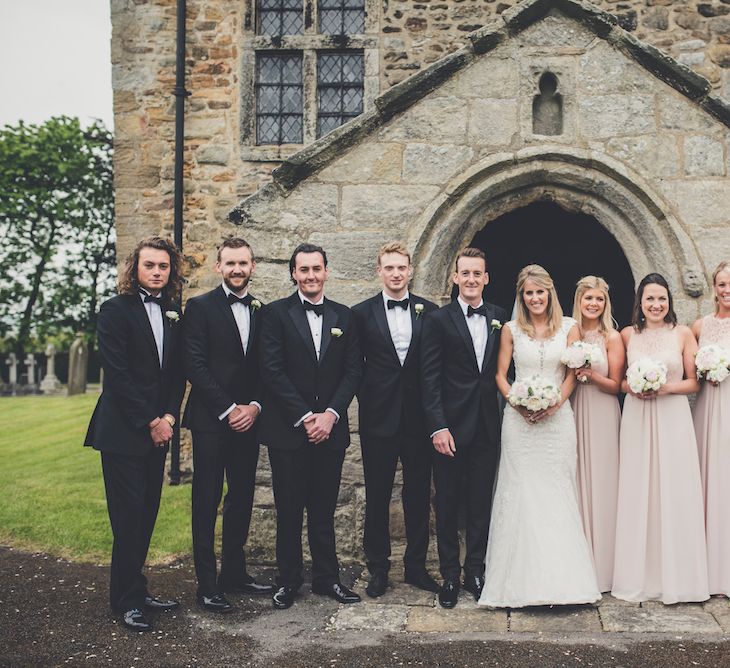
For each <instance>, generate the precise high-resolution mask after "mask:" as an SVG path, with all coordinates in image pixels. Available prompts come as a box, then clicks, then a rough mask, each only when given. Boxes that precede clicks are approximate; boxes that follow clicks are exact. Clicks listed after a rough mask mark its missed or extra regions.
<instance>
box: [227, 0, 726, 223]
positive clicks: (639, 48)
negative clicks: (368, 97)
mask: <svg viewBox="0 0 730 668" xmlns="http://www.w3.org/2000/svg"><path fill="white" fill-rule="evenodd" d="M553 10H558V11H560V12H561V13H562V14H564V15H565V16H568V17H570V18H572V19H574V20H575V21H577V22H579V23H580V24H582V25H583V26H584V27H586V28H587V29H588V30H590V31H592V32H593V33H594V34H596V35H597V36H598V37H600V38H602V39H605V40H606V41H607V42H608V43H609V44H612V45H613V46H614V47H616V48H617V49H618V50H619V51H621V52H622V53H623V54H625V55H626V56H628V57H629V58H631V59H632V60H634V61H635V62H637V63H638V64H639V65H641V66H642V67H643V68H644V69H646V70H647V71H648V72H649V73H651V74H652V75H654V76H655V77H657V78H658V79H661V80H662V81H664V82H665V83H667V84H668V85H670V86H671V87H672V88H674V89H675V90H677V91H678V92H679V93H681V94H682V95H684V96H685V97H686V98H688V99H689V100H691V101H692V102H694V103H695V104H696V105H697V106H698V107H700V108H701V109H702V110H703V111H705V112H706V113H708V114H710V115H712V116H713V117H715V118H716V119H717V120H719V121H720V122H721V123H723V124H724V125H726V126H727V127H729V128H730V105H728V103H726V102H725V101H724V100H722V99H721V98H719V97H717V96H715V95H712V94H711V90H712V86H711V84H710V82H709V81H708V80H707V79H705V78H704V77H702V76H700V75H699V74H697V73H696V72H694V71H693V70H691V69H690V68H688V67H686V66H685V65H682V64H681V63H679V62H677V61H676V60H675V59H674V58H671V57H670V56H668V55H667V54H665V53H663V52H662V51H660V50H659V49H657V48H655V47H653V46H651V45H650V44H646V43H644V42H642V41H640V40H638V39H636V38H635V37H634V36H633V35H631V34H630V33H628V32H627V31H626V30H624V29H623V28H621V27H620V26H619V25H618V22H617V19H616V17H614V16H613V15H612V14H609V13H608V12H605V11H603V10H601V9H599V8H598V7H596V6H595V5H593V4H591V3H590V2H586V1H585V0H524V2H520V3H519V4H517V5H515V6H514V7H511V8H510V9H507V10H505V11H504V12H502V14H501V15H500V16H499V17H497V18H494V19H492V21H491V22H490V23H489V24H487V25H485V26H484V27H482V28H480V29H478V30H475V31H474V32H472V33H470V34H469V35H468V36H467V37H468V40H469V41H468V43H467V44H466V45H465V46H463V47H462V48H460V49H459V50H458V51H455V52H453V53H451V54H449V55H447V56H445V57H443V58H441V59H440V60H438V61H436V62H435V63H433V64H432V65H430V66H429V67H427V68H426V69H424V70H421V71H420V72H418V73H416V74H414V75H412V76H411V77H409V78H408V79H406V80H405V81H403V82H401V83H399V84H397V85H395V86H393V87H392V88H390V89H388V90H387V91H385V92H384V93H383V94H382V95H380V96H379V97H377V98H376V99H375V103H374V108H373V109H371V110H370V111H367V112H365V113H363V114H361V115H360V116H358V117H357V118H354V119H353V120H352V121H350V122H349V123H346V124H345V125H342V126H340V127H339V128H337V129H336V130H333V131H332V132H330V133H328V134H327V135H325V136H324V137H321V138H320V139H318V140H317V141H315V142H314V143H312V144H310V145H309V146H306V147H305V148H303V149H302V150H301V151H298V152H297V153H295V154H294V155H292V156H290V157H289V158H287V159H286V160H284V162H283V163H282V164H281V165H280V166H279V167H278V168H277V169H275V170H274V171H273V174H272V176H273V181H272V182H271V183H269V184H267V185H266V186H264V187H263V188H261V189H260V190H259V191H258V192H257V193H255V194H253V195H251V198H257V197H261V196H263V197H267V196H272V195H274V194H275V193H279V194H286V192H288V191H289V190H291V189H293V188H294V187H296V185H297V184H298V183H300V182H301V181H303V180H304V179H306V178H307V177H308V176H309V175H310V174H313V173H314V172H317V171H318V170H320V169H321V168H323V167H324V166H326V165H327V164H329V163H330V162H331V161H332V160H334V159H335V158H336V157H338V156H340V155H342V153H343V152H344V151H346V150H347V149H348V148H350V147H352V146H353V145H354V144H356V143H357V142H358V141H359V140H360V139H362V138H364V137H366V136H367V135H369V134H371V133H372V132H373V131H374V130H376V129H377V128H379V127H381V126H382V125H383V124H385V123H386V122H387V121H389V120H390V119H391V118H393V116H395V115H396V114H399V113H400V112H402V111H404V110H405V109H408V107H410V106H411V105H413V104H414V103H416V102H417V101H418V100H420V99H421V98H423V97H425V96H426V95H427V94H429V93H430V92H431V91H433V90H434V89H436V88H437V87H438V86H440V85H441V84H442V83H444V82H445V81H447V80H448V79H450V78H451V77H452V76H453V75H454V74H455V73H456V72H458V71H460V70H462V69H464V68H465V67H467V66H469V65H470V64H472V63H473V62H474V60H475V59H476V58H478V57H479V56H481V55H483V54H485V53H488V52H489V51H492V50H493V49H495V48H496V47H497V46H499V45H500V44H502V43H503V42H505V41H506V40H508V39H509V38H510V37H512V36H514V35H517V34H519V33H520V32H522V31H523V30H525V29H526V28H528V27H529V26H531V25H533V24H534V23H537V22H538V21H540V20H541V19H542V18H544V17H545V16H546V15H547V14H548V13H549V12H550V11H553ZM245 202H246V200H244V201H243V202H241V204H239V205H238V206H236V207H235V208H234V209H233V210H232V211H231V212H230V214H229V216H228V218H229V220H230V221H231V222H233V223H239V224H240V223H242V222H244V221H245V220H246V218H247V212H246V208H247V207H246V206H245Z"/></svg>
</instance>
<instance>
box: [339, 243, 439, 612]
mask: <svg viewBox="0 0 730 668" xmlns="http://www.w3.org/2000/svg"><path fill="white" fill-rule="evenodd" d="M377 272H378V276H379V277H380V279H381V280H382V282H383V290H382V291H381V292H379V293H378V294H377V295H375V296H374V297H371V298H370V299H367V300H365V301H364V302H362V303H360V304H358V305H357V306H354V307H353V309H352V312H353V314H354V316H355V322H356V323H357V328H358V334H359V336H358V338H359V340H360V349H361V351H362V356H363V378H362V382H361V384H360V389H359V391H358V404H359V425H360V441H361V446H362V461H363V470H364V474H365V533H364V538H363V547H364V550H365V557H366V559H367V565H368V570H369V571H370V582H369V583H368V586H367V588H366V590H365V591H366V593H367V594H368V596H370V597H372V598H377V597H378V596H382V595H383V594H384V593H385V590H386V589H387V586H388V572H389V570H390V560H389V557H390V531H389V521H390V497H391V494H392V492H393V480H394V477H395V471H396V467H397V464H398V459H400V461H401V466H402V470H403V493H402V499H403V515H404V518H405V526H406V541H407V543H406V552H405V558H404V563H405V581H406V582H407V583H409V584H412V585H414V586H416V587H419V588H421V589H425V590H427V591H438V585H437V584H436V582H435V581H434V580H433V578H432V577H431V576H430V575H429V574H428V572H427V571H426V552H427V550H428V538H429V514H430V512H429V511H430V508H431V443H430V439H429V438H428V433H427V432H426V427H425V419H424V415H423V407H422V404H421V382H420V370H421V365H420V350H419V346H420V339H421V326H422V324H423V320H424V317H425V315H426V314H427V313H429V312H430V311H433V310H435V309H437V308H438V307H437V306H436V304H434V303H433V302H430V301H428V300H427V299H423V298H422V297H418V296H416V295H414V294H412V293H409V291H408V282H409V281H410V279H411V276H412V275H413V267H412V266H411V256H410V253H409V252H408V250H407V249H406V247H405V246H404V245H403V244H401V243H389V244H385V245H384V246H383V247H382V248H381V249H380V251H379V253H378V264H377Z"/></svg>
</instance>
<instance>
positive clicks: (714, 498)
mask: <svg viewBox="0 0 730 668" xmlns="http://www.w3.org/2000/svg"><path fill="white" fill-rule="evenodd" d="M699 343H700V347H702V346H707V345H711V344H713V345H717V346H721V347H722V348H725V349H726V350H728V351H730V318H717V317H715V316H714V315H708V316H705V317H704V318H703V319H702V329H701V331H700V341H699ZM692 415H693V417H694V425H695V434H696V435H697V448H698V452H699V457H700V475H701V477H702V488H703V494H704V501H705V528H706V531H707V569H708V578H709V585H710V594H725V596H730V512H728V509H730V484H729V481H730V378H727V379H725V380H724V381H723V382H722V383H720V385H719V386H717V387H715V386H713V385H712V384H711V383H706V382H703V383H702V389H701V390H700V393H699V395H698V397H697V402H696V403H695V407H694V410H693V411H692Z"/></svg>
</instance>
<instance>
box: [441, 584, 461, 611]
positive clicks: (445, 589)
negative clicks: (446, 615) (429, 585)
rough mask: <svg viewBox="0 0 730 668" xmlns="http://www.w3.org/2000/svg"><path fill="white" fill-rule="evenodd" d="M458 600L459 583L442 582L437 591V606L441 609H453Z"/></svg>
mask: <svg viewBox="0 0 730 668" xmlns="http://www.w3.org/2000/svg"><path fill="white" fill-rule="evenodd" d="M458 600H459V581H458V580H444V583H443V584H442V585H441V589H439V604H440V605H441V607H442V608H453V607H454V606H455V605H456V603H457V602H458Z"/></svg>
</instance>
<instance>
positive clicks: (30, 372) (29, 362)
mask: <svg viewBox="0 0 730 668" xmlns="http://www.w3.org/2000/svg"><path fill="white" fill-rule="evenodd" d="M24 364H25V372H26V384H27V385H29V386H31V385H35V355H33V353H28V355H27V356H26V358H25V362H24Z"/></svg>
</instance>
